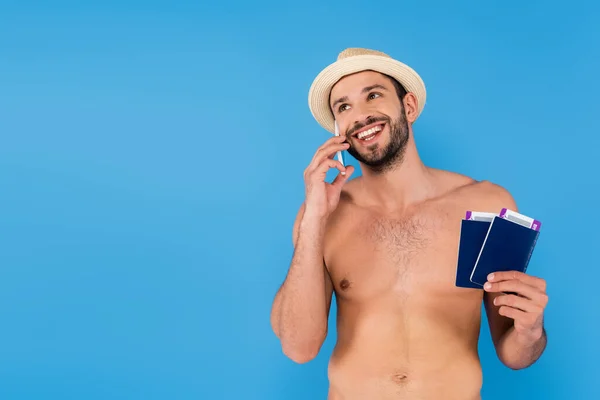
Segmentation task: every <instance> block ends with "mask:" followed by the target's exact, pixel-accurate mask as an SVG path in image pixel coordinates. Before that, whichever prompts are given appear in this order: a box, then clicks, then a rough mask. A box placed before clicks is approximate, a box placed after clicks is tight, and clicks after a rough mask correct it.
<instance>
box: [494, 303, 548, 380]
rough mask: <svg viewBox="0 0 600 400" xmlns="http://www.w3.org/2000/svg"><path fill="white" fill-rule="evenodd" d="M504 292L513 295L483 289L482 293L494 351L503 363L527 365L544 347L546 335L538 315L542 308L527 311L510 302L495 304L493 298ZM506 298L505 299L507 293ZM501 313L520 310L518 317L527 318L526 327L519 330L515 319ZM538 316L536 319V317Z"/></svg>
mask: <svg viewBox="0 0 600 400" xmlns="http://www.w3.org/2000/svg"><path fill="white" fill-rule="evenodd" d="M505 296H514V295H505V294H503V293H485V296H484V304H485V309H486V314H487V317H488V323H489V327H490V333H491V336H492V341H493V342H494V346H495V348H496V354H497V355H498V358H499V359H500V361H501V362H502V363H503V364H504V365H506V366H507V367H509V368H512V369H515V370H516V369H523V368H527V367H529V366H531V365H532V364H533V363H535V362H536V361H537V360H538V359H539V358H540V357H541V356H542V353H543V352H544V350H545V349H546V343H547V338H546V330H545V329H544V326H543V317H541V313H542V311H539V312H537V313H527V312H524V311H522V310H519V309H518V308H513V307H511V306H509V305H507V306H504V305H501V306H497V305H494V300H495V299H498V298H502V297H505ZM506 299H507V300H508V297H506ZM509 302H510V300H509ZM502 307H504V308H503V311H499V310H500V308H502ZM540 308H541V307H540ZM503 313H506V314H509V315H510V314H513V315H514V314H520V315H518V317H520V319H521V320H526V321H529V322H527V326H529V327H528V328H524V329H521V330H520V331H519V330H518V329H516V328H515V321H514V320H513V319H512V318H510V317H508V316H505V315H502V314H503ZM515 316H516V315H515ZM516 317H517V316H516ZM538 319H539V321H536V320H538Z"/></svg>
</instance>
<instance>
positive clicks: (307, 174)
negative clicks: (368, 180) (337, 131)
mask: <svg viewBox="0 0 600 400" xmlns="http://www.w3.org/2000/svg"><path fill="white" fill-rule="evenodd" d="M344 140H345V137H343V136H341V137H338V136H336V137H333V138H331V139H329V140H328V141H327V142H325V144H323V145H322V146H321V147H320V148H319V149H318V150H317V151H316V153H315V155H314V156H313V159H312V161H311V163H310V164H309V165H308V167H307V168H306V170H305V171H304V178H305V179H306V180H309V179H311V178H312V177H314V179H318V180H322V179H323V178H324V177H325V175H326V174H327V171H328V170H329V169H330V168H336V169H338V170H339V171H340V172H346V167H344V166H343V165H342V164H341V163H340V162H339V161H335V160H334V156H335V153H336V152H338V151H342V150H346V149H348V147H350V145H349V144H348V143H342V142H343V141H344Z"/></svg>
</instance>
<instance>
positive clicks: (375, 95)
mask: <svg viewBox="0 0 600 400" xmlns="http://www.w3.org/2000/svg"><path fill="white" fill-rule="evenodd" d="M375 97H379V93H371V94H369V99H374V98H375Z"/></svg>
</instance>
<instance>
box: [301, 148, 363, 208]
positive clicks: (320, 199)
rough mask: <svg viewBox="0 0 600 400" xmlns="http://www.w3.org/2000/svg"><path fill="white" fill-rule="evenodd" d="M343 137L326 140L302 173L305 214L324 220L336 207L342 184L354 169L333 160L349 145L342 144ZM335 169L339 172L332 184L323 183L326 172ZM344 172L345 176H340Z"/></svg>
mask: <svg viewBox="0 0 600 400" xmlns="http://www.w3.org/2000/svg"><path fill="white" fill-rule="evenodd" d="M345 140H346V137H345V136H334V137H333V138H331V139H329V140H327V141H326V142H325V143H324V144H323V145H322V146H321V147H319V149H318V150H317V152H316V153H315V155H314V157H313V159H312V161H311V163H310V164H309V165H308V167H307V168H306V170H305V171H304V183H305V189H306V200H305V206H306V209H305V214H309V215H312V216H315V217H318V218H326V217H328V216H329V214H331V213H332V212H333V211H334V210H335V209H336V207H337V205H338V203H339V201H340V194H341V192H342V187H343V185H344V183H345V182H346V181H347V180H348V178H350V175H352V172H354V167H353V166H351V165H349V166H347V167H344V166H343V165H342V163H340V162H339V161H337V160H335V159H334V156H335V153H336V152H338V151H341V150H346V149H348V147H350V145H349V144H348V143H343V142H344V141H345ZM330 168H336V169H338V170H339V171H340V173H338V175H337V176H336V178H335V179H334V181H333V182H332V183H327V182H325V177H326V175H327V171H329V169H330ZM342 172H345V175H342Z"/></svg>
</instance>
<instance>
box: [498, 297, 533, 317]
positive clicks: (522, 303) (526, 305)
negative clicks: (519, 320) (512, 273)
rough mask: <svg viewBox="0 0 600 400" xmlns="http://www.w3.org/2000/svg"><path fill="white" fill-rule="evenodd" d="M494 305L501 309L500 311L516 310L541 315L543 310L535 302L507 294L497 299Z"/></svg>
mask: <svg viewBox="0 0 600 400" xmlns="http://www.w3.org/2000/svg"><path fill="white" fill-rule="evenodd" d="M494 305H495V306H498V307H500V309H502V308H514V309H518V310H521V311H523V312H526V313H539V312H541V311H542V310H543V307H542V306H541V305H538V304H537V303H535V302H534V301H532V300H530V299H527V298H525V297H521V296H516V295H514V294H505V295H501V296H498V297H496V298H495V299H494ZM499 311H500V310H499Z"/></svg>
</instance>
